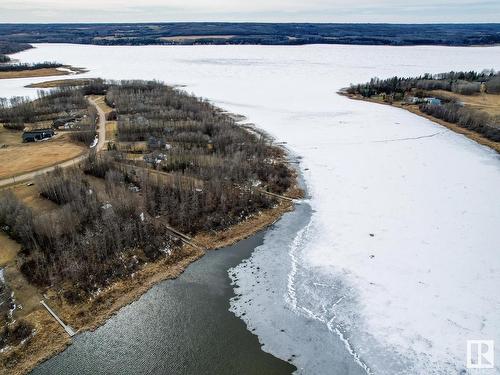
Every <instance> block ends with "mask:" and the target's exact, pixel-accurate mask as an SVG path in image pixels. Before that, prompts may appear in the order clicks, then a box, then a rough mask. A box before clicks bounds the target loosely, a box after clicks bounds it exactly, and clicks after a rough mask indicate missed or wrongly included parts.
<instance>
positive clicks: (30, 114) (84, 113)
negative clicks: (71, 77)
mask: <svg viewBox="0 0 500 375" xmlns="http://www.w3.org/2000/svg"><path fill="white" fill-rule="evenodd" d="M68 116H73V117H75V116H78V117H80V118H84V117H85V119H86V121H84V122H82V123H81V124H80V127H81V128H83V130H87V131H92V129H90V128H88V127H89V126H92V125H95V121H96V118H97V114H96V112H95V110H94V109H93V108H92V107H89V103H88V101H87V100H86V99H85V96H84V93H83V92H82V90H79V89H75V88H71V87H63V88H58V89H55V90H52V91H50V92H46V91H39V92H38V98H37V99H36V100H30V99H29V98H23V97H14V98H11V99H9V100H7V99H3V98H0V122H2V123H3V124H4V127H5V128H7V129H13V130H23V129H24V128H25V127H26V125H27V124H36V123H38V122H42V121H54V120H57V119H59V118H64V117H68ZM77 130H78V129H77ZM80 130H81V129H80ZM94 134H95V131H94Z"/></svg>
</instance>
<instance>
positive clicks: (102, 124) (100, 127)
mask: <svg viewBox="0 0 500 375" xmlns="http://www.w3.org/2000/svg"><path fill="white" fill-rule="evenodd" d="M87 100H88V101H89V103H90V104H92V105H93V106H94V107H95V109H96V110H97V114H98V116H99V121H98V123H97V134H98V137H99V139H98V142H97V145H96V146H95V150H96V151H101V150H102V149H103V147H104V144H105V143H106V115H105V114H104V111H103V110H102V109H101V108H100V107H99V105H98V104H97V103H96V101H95V99H91V98H87ZM89 152H90V149H89V151H88V152H85V153H84V154H83V155H79V156H77V157H75V158H73V159H70V160H66V161H63V162H61V163H58V164H55V165H52V166H50V167H43V168H40V169H37V170H36V171H32V172H27V173H24V174H21V175H18V176H15V177H9V178H4V179H1V180H0V188H1V187H5V186H9V185H13V184H18V183H21V182H27V181H30V180H33V179H34V178H35V177H36V176H39V175H41V174H44V173H47V172H50V171H53V170H54V169H56V168H67V167H71V166H73V165H76V164H78V163H79V162H81V161H82V160H84V159H85V158H86V157H87V155H88V153H89Z"/></svg>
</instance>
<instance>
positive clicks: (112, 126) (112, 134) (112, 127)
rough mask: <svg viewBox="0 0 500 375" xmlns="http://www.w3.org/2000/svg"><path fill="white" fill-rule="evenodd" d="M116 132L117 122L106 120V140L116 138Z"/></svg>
mask: <svg viewBox="0 0 500 375" xmlns="http://www.w3.org/2000/svg"><path fill="white" fill-rule="evenodd" d="M117 134H118V122H117V121H106V141H114V140H116V136H117Z"/></svg>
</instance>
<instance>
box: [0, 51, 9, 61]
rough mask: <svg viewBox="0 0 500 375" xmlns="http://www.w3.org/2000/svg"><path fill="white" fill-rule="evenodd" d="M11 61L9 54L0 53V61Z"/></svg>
mask: <svg viewBox="0 0 500 375" xmlns="http://www.w3.org/2000/svg"><path fill="white" fill-rule="evenodd" d="M9 61H10V57H9V56H7V55H2V54H1V53H0V63H7V62H9Z"/></svg>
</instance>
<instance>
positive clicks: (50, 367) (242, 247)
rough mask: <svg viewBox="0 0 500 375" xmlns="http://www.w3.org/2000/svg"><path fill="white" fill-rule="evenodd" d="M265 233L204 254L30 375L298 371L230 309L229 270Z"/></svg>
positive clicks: (282, 372)
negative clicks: (263, 346) (269, 350)
mask: <svg viewBox="0 0 500 375" xmlns="http://www.w3.org/2000/svg"><path fill="white" fill-rule="evenodd" d="M263 236H264V233H263V232H261V233H258V234H257V235H255V236H253V237H251V238H249V239H247V240H244V241H241V242H239V243H237V244H236V245H234V246H230V247H227V248H224V249H221V250H218V251H213V252H209V253H208V254H207V255H205V256H204V257H203V258H202V259H200V260H199V261H197V262H195V263H194V264H192V265H191V266H189V267H188V269H187V271H186V272H184V273H183V274H182V275H181V276H180V277H179V278H178V279H176V280H167V281H165V282H162V283H160V284H158V285H156V286H155V287H154V288H152V289H151V290H150V291H149V292H148V293H146V294H145V295H144V296H142V297H141V298H140V299H139V300H138V301H137V302H134V303H132V304H131V305H128V306H126V307H124V308H123V309H122V310H120V312H119V313H118V315H116V316H115V317H113V318H112V319H111V320H109V321H108V322H107V323H106V324H105V325H104V326H102V327H100V328H99V329H97V330H96V331H95V332H86V333H83V334H80V335H78V336H76V337H74V342H73V345H71V346H70V347H69V348H68V349H67V350H66V351H64V352H63V353H61V354H59V355H57V356H56V357H54V358H52V359H50V360H49V361H47V362H45V363H43V364H41V365H40V366H39V367H37V368H36V369H35V370H34V371H33V372H32V374H36V375H41V374H50V375H56V374H65V375H66V374H68V375H69V374H290V373H291V372H293V371H294V370H295V367H293V366H292V365H290V364H288V363H287V362H284V361H282V360H279V359H277V358H275V357H273V356H272V355H270V354H267V353H264V352H263V351H262V350H261V349H260V344H259V342H258V340H257V337H256V336H254V335H253V334H252V333H250V332H249V331H248V330H247V329H246V326H245V324H244V323H243V321H242V320H240V319H238V318H236V317H235V316H234V315H233V314H232V313H231V312H229V311H228V308H229V299H230V298H231V297H233V296H234V294H233V288H232V286H231V285H230V280H229V277H228V275H227V270H228V269H229V268H230V267H234V266H236V265H237V264H239V263H240V262H241V261H242V260H243V259H245V258H247V257H249V256H250V254H251V253H252V251H253V249H254V248H255V247H256V246H259V245H261V244H262V241H263Z"/></svg>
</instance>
